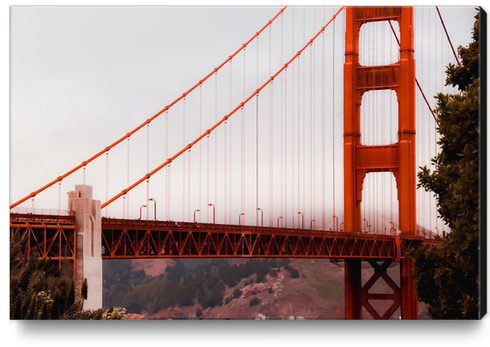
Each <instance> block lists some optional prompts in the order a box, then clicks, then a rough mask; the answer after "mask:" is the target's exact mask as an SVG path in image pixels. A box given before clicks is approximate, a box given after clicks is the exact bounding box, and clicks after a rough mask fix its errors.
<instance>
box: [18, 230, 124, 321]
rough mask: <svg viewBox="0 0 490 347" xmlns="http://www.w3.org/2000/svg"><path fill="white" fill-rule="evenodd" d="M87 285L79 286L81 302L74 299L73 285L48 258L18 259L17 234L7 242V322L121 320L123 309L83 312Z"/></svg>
mask: <svg viewBox="0 0 490 347" xmlns="http://www.w3.org/2000/svg"><path fill="white" fill-rule="evenodd" d="M88 290H89V288H88V283H87V280H86V279H85V280H84V281H83V284H82V290H81V296H82V300H78V301H77V300H75V282H74V281H73V280H72V279H70V278H67V277H65V276H63V274H62V272H61V270H60V269H57V268H56V266H54V265H53V264H51V262H50V260H49V259H39V254H38V253H37V252H33V253H32V254H31V255H30V259H29V260H27V261H26V260H25V259H23V257H22V246H21V240H20V236H19V234H18V233H16V234H15V235H14V237H13V238H12V240H11V241H10V319H122V318H124V317H126V310H125V309H124V308H119V307H118V308H111V309H109V310H107V311H105V312H104V310H103V309H102V308H101V309H98V310H83V300H84V299H86V298H87V293H88Z"/></svg>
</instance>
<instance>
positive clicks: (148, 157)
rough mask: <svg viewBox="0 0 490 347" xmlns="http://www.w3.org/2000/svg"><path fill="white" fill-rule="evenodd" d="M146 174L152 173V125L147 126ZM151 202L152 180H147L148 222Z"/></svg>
mask: <svg viewBox="0 0 490 347" xmlns="http://www.w3.org/2000/svg"><path fill="white" fill-rule="evenodd" d="M146 135H147V136H146V173H148V172H150V123H148V125H147V126H146ZM149 201H150V179H149V178H148V179H147V180H146V220H148V219H149V218H148V214H149V213H150V207H149Z"/></svg>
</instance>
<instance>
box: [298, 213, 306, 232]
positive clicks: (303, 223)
mask: <svg viewBox="0 0 490 347" xmlns="http://www.w3.org/2000/svg"><path fill="white" fill-rule="evenodd" d="M299 215H301V217H303V222H302V223H301V229H304V228H305V215H304V214H303V212H298V225H299Z"/></svg>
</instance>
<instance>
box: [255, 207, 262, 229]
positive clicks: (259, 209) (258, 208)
mask: <svg viewBox="0 0 490 347" xmlns="http://www.w3.org/2000/svg"><path fill="white" fill-rule="evenodd" d="M257 211H260V213H261V219H260V220H261V222H260V226H261V227H263V226H264V211H263V210H262V209H261V208H260V207H257ZM257 224H259V221H258V219H257Z"/></svg>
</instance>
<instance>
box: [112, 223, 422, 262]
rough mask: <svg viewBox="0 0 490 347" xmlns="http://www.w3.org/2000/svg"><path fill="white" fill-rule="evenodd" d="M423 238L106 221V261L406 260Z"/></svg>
mask: <svg viewBox="0 0 490 347" xmlns="http://www.w3.org/2000/svg"><path fill="white" fill-rule="evenodd" d="M422 242H423V238H422V237H412V238H404V237H402V238H400V236H392V235H373V234H362V233H345V232H324V231H316V230H305V229H287V228H270V227H256V226H243V225H241V226H236V225H224V224H223V225H221V224H207V223H184V222H173V221H151V220H148V221H146V220H144V221H142V220H124V219H112V218H102V245H103V247H104V251H103V252H102V257H103V258H104V259H110V258H169V257H255V256H257V257H305V258H308V257H321V258H339V259H351V258H352V259H391V260H394V261H399V260H400V259H402V258H404V256H405V254H404V251H405V249H408V248H412V247H416V246H417V245H420V244H421V243H422Z"/></svg>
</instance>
